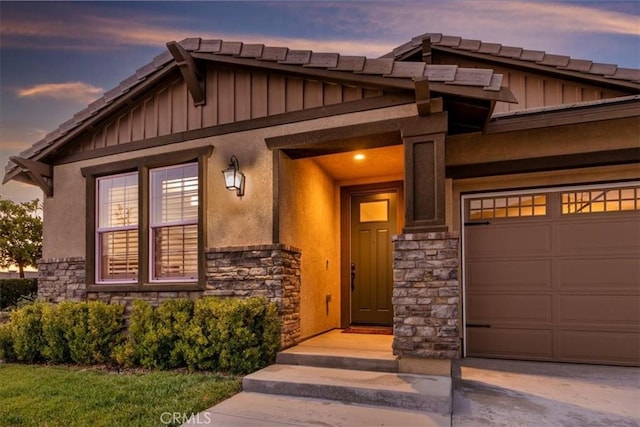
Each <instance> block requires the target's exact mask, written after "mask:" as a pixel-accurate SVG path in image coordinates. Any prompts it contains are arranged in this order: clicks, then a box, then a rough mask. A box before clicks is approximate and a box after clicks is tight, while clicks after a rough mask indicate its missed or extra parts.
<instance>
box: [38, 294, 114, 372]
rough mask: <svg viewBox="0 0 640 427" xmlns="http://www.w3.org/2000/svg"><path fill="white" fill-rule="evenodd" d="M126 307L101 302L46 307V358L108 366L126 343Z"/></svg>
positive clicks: (44, 348) (58, 361)
mask: <svg viewBox="0 0 640 427" xmlns="http://www.w3.org/2000/svg"><path fill="white" fill-rule="evenodd" d="M123 311H124V307H122V306H119V305H110V304H106V303H104V302H101V301H92V302H88V303H87V302H62V303H60V304H58V305H50V304H49V305H44V306H43V308H42V332H43V336H44V341H45V343H44V345H43V348H42V356H43V357H44V358H45V359H46V360H49V361H51V362H54V363H64V362H71V361H72V362H76V363H80V364H85V365H88V364H94V363H107V362H110V361H111V360H112V359H111V357H112V352H113V350H114V348H115V347H116V346H117V345H118V344H119V343H120V342H121V341H122V333H121V332H122V329H123V327H124V322H123Z"/></svg>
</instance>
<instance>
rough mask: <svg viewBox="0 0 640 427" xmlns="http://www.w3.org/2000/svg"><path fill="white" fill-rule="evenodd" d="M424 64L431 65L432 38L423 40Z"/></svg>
mask: <svg viewBox="0 0 640 427" xmlns="http://www.w3.org/2000/svg"><path fill="white" fill-rule="evenodd" d="M422 62H424V63H425V64H431V38H430V37H427V38H424V39H422Z"/></svg>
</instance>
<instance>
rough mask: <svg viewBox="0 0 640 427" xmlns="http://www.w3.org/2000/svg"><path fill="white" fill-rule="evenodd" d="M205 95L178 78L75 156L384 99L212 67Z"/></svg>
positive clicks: (99, 130) (84, 141)
mask: <svg viewBox="0 0 640 427" xmlns="http://www.w3.org/2000/svg"><path fill="white" fill-rule="evenodd" d="M205 91H206V95H207V98H206V99H207V102H206V104H205V105H202V106H195V105H194V104H193V101H192V99H191V95H190V94H189V92H188V90H187V85H186V84H185V82H184V81H183V80H182V78H180V77H179V76H176V77H175V79H174V80H172V81H170V82H168V83H166V84H165V85H163V86H162V87H160V88H158V89H156V90H155V91H154V92H152V93H149V94H148V96H146V97H144V98H143V99H142V101H141V102H138V103H136V104H134V105H132V106H131V107H130V108H129V109H127V110H126V111H124V112H123V113H121V114H119V115H117V116H115V117H113V118H110V119H109V120H108V121H106V122H105V123H104V124H102V125H100V126H98V127H96V128H95V130H93V131H92V132H91V133H89V134H85V135H84V136H83V137H81V139H80V140H79V143H78V144H77V145H75V147H74V148H75V149H74V150H73V151H72V152H74V153H77V152H85V151H91V150H95V149H99V148H103V147H109V146H113V145H119V144H126V143H129V142H133V141H140V140H144V139H149V138H155V137H159V136H165V135H170V134H175V133H180V132H185V131H190V130H196V129H201V128H206V127H211V126H218V125H223V124H228V123H234V122H240V121H244V120H251V119H255V118H260V117H267V116H272V115H276V114H284V113H290V112H294V111H300V110H304V109H309V108H315V107H323V106H326V105H332V104H339V103H343V102H348V101H355V100H361V99H365V98H372V97H377V96H381V95H383V93H382V91H381V90H377V89H366V88H359V87H352V86H346V85H339V84H334V83H328V82H321V81H311V80H304V79H299V78H294V77H287V76H284V75H277V74H267V73H262V72H252V71H243V70H231V69H226V68H214V67H210V68H209V69H208V70H207V73H206V84H205Z"/></svg>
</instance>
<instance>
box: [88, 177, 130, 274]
mask: <svg viewBox="0 0 640 427" xmlns="http://www.w3.org/2000/svg"><path fill="white" fill-rule="evenodd" d="M127 175H132V176H133V175H135V176H136V177H137V178H139V177H138V175H137V173H135V172H124V173H118V174H114V175H105V176H101V177H97V178H96V179H95V187H96V197H95V199H94V204H95V211H94V215H95V221H96V225H95V227H94V232H93V233H94V239H95V240H94V242H95V243H94V250H95V266H96V268H95V273H94V281H95V283H96V284H100V285H112V284H131V283H138V280H139V279H138V278H136V279H115V280H114V279H111V280H105V279H102V278H101V277H100V271H101V270H102V257H101V255H102V252H101V249H100V235H101V234H103V233H108V232H111V231H131V230H137V231H138V241H139V236H140V224H139V223H140V212H139V211H140V210H139V209H138V218H137V219H136V224H135V225H131V226H126V227H124V226H123V227H100V225H99V221H98V215H99V212H100V206H99V203H100V194H99V192H98V191H97V189H98V181H99V180H100V179H103V178H117V177H123V176H127ZM139 188H140V186H139V185H138V189H139ZM138 196H140V192H139V191H138ZM139 202H140V201H139V200H138V207H139ZM139 246H140V245H139V244H138V256H140V247H139ZM139 264H140V260H138V271H137V273H136V276H139V275H140V265H139Z"/></svg>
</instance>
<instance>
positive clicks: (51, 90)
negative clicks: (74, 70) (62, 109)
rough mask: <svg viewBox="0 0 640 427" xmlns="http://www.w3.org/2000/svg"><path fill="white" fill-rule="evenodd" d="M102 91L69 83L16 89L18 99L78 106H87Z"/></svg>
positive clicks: (85, 84) (102, 90)
mask: <svg viewBox="0 0 640 427" xmlns="http://www.w3.org/2000/svg"><path fill="white" fill-rule="evenodd" d="M103 92H104V89H102V88H99V87H96V86H93V85H90V84H89V83H84V82H69V83H44V84H39V85H35V86H30V87H27V88H23V89H18V91H17V95H18V96H19V97H20V98H28V97H33V98H37V97H47V98H54V99H58V100H64V101H73V102H76V103H78V104H88V103H89V102H91V101H94V100H95V99H96V98H98V97H99V96H100V95H101V94H102V93H103Z"/></svg>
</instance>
